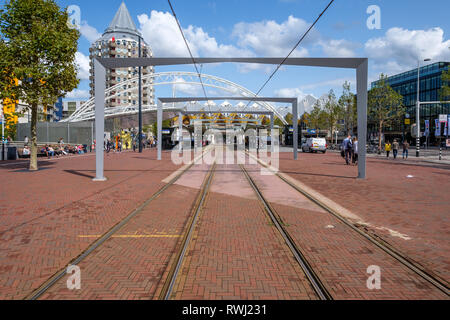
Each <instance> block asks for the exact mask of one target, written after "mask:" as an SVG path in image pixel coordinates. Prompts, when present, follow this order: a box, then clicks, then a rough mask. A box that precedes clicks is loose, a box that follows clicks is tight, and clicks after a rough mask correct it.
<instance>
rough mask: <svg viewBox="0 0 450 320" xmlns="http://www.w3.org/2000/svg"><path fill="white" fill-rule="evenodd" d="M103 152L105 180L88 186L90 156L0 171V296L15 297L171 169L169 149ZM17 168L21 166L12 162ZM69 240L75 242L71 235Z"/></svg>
mask: <svg viewBox="0 0 450 320" xmlns="http://www.w3.org/2000/svg"><path fill="white" fill-rule="evenodd" d="M155 157H156V152H155V151H154V150H152V151H145V152H144V153H143V154H137V153H123V154H110V155H108V156H107V158H106V161H105V175H106V177H107V178H108V179H109V180H108V181H107V182H105V183H93V182H92V181H91V179H92V177H93V176H94V175H95V173H94V170H95V157H84V158H83V159H81V158H77V157H73V158H68V159H65V160H60V161H52V162H49V163H46V162H45V161H44V162H40V166H41V168H43V170H40V171H38V172H33V173H31V172H27V171H26V165H23V167H21V168H17V166H16V165H14V166H13V168H10V167H9V166H6V167H2V168H0V172H1V175H2V179H5V181H8V183H6V184H2V185H1V186H0V190H1V192H0V195H1V202H0V203H1V212H2V225H1V227H2V229H1V230H2V231H1V232H0V255H1V257H2V260H1V265H0V298H1V299H21V298H24V297H25V296H27V295H28V294H30V293H31V292H32V291H33V290H34V289H36V288H37V287H38V286H39V285H41V284H42V283H43V282H44V281H45V280H46V279H47V278H49V277H50V276H51V275H53V274H54V273H55V272H56V271H58V270H60V269H61V268H63V267H65V266H66V265H67V264H68V263H69V262H70V261H71V260H72V259H73V258H75V257H76V256H78V255H79V254H81V253H82V252H83V251H84V250H86V248H87V247H88V246H89V245H90V244H91V243H92V242H93V241H94V239H90V238H78V236H79V235H101V234H103V233H105V232H106V231H107V230H109V229H110V228H112V227H113V226H114V225H115V224H117V223H118V222H119V221H120V220H122V219H123V218H124V217H126V216H127V215H128V214H130V213H131V212H132V211H133V210H134V209H136V208H137V207H139V205H140V204H141V203H143V202H144V201H145V200H146V199H147V198H149V197H150V196H151V195H152V194H153V193H154V192H156V191H157V190H158V189H159V188H161V187H162V186H163V185H164V183H162V182H161V180H162V179H164V178H165V177H167V176H168V175H170V174H171V173H172V172H173V171H174V170H175V169H176V168H177V166H175V165H173V164H172V162H171V161H170V160H169V159H170V154H166V153H165V154H164V159H165V161H162V162H157V161H151V160H154V159H155ZM19 166H20V165H19ZM75 239H76V240H75Z"/></svg>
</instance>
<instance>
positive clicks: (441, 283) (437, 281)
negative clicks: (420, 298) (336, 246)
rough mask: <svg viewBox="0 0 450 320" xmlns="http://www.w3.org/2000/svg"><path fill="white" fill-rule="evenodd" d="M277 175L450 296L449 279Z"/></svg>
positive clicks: (278, 175) (262, 163)
mask: <svg viewBox="0 0 450 320" xmlns="http://www.w3.org/2000/svg"><path fill="white" fill-rule="evenodd" d="M258 162H259V163H260V164H261V165H262V166H264V167H265V168H267V169H269V170H270V168H269V166H268V165H267V164H266V163H264V162H262V161H261V160H258ZM275 175H276V176H277V177H278V178H280V179H281V180H282V181H284V182H285V183H287V184H288V185H289V186H291V187H292V188H293V189H294V190H296V191H298V192H299V193H301V194H302V195H303V196H305V197H306V198H308V199H309V200H311V201H312V202H313V203H315V204H316V205H318V206H319V207H321V208H322V209H324V210H325V211H326V212H328V213H329V214H331V215H332V216H334V217H335V218H337V219H338V220H339V221H341V222H342V223H343V224H345V225H346V226H347V227H349V228H350V229H352V230H353V231H355V232H357V233H358V234H359V235H361V236H362V237H364V238H365V239H367V240H368V241H369V242H371V243H372V244H374V245H376V246H377V247H378V248H380V249H381V250H382V251H383V252H385V253H387V254H389V255H390V256H391V257H393V258H394V259H395V260H397V261H398V262H400V263H401V264H402V265H404V266H405V267H407V268H408V269H409V270H411V271H413V272H414V273H415V274H417V275H419V276H420V277H422V278H423V279H424V280H426V281H427V282H428V283H430V284H432V285H433V286H434V287H435V288H437V289H439V290H440V291H441V292H443V293H444V294H446V295H447V296H450V289H449V285H448V283H447V281H445V280H444V279H441V278H439V277H438V276H436V275H434V274H432V272H430V271H428V270H426V269H425V268H424V267H423V266H421V265H420V264H419V263H417V262H416V261H414V260H413V259H411V258H410V257H408V256H407V255H405V254H404V253H402V252H400V251H399V250H398V249H396V248H395V247H393V246H392V245H390V244H389V243H387V242H386V241H385V240H383V239H382V238H380V237H378V236H376V235H375V236H372V235H370V234H369V233H367V232H365V231H363V230H361V229H359V228H358V227H357V226H355V225H354V224H353V223H351V222H350V221H348V220H347V219H345V218H344V217H342V216H341V215H340V214H339V213H338V212H337V211H336V210H334V209H333V208H330V207H329V206H328V205H326V204H325V203H323V202H322V201H320V200H319V199H317V198H316V197H314V196H313V195H311V194H310V193H309V192H307V191H305V190H303V189H302V188H300V187H299V186H297V185H295V184H294V183H292V182H291V181H289V180H288V179H286V178H285V177H283V176H282V175H280V173H278V172H277V173H275Z"/></svg>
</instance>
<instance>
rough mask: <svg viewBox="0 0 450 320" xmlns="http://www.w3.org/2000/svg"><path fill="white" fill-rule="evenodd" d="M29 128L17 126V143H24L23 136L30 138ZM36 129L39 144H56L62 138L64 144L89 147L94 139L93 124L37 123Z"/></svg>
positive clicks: (23, 125) (21, 125) (24, 125)
mask: <svg viewBox="0 0 450 320" xmlns="http://www.w3.org/2000/svg"><path fill="white" fill-rule="evenodd" d="M30 126H31V125H30V124H29V123H20V124H18V125H17V136H16V140H17V141H24V139H25V136H28V138H30V136H31V131H30ZM36 129H37V141H38V143H39V144H42V143H44V144H45V143H49V144H51V143H57V142H58V141H59V139H61V138H63V140H64V143H66V144H87V145H91V144H92V143H93V141H94V139H95V138H94V137H95V124H94V123H93V122H79V123H78V122H77V123H56V122H38V123H37V128H36Z"/></svg>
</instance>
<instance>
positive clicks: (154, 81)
mask: <svg viewBox="0 0 450 320" xmlns="http://www.w3.org/2000/svg"><path fill="white" fill-rule="evenodd" d="M180 78H181V79H182V80H183V82H180V81H177V80H179V79H180ZM201 78H202V82H203V85H205V86H208V87H211V88H216V89H220V90H223V91H226V92H230V93H233V95H234V96H242V97H256V94H255V93H254V92H252V91H250V90H248V89H247V88H245V87H243V86H241V85H238V84H236V83H234V82H231V81H229V80H226V79H223V78H219V77H216V76H212V75H207V74H202V75H201ZM142 80H146V81H149V82H150V85H153V86H157V85H177V84H181V85H202V83H201V82H200V81H199V78H198V74H197V73H193V72H182V71H171V72H161V73H154V74H148V75H145V76H143V77H142ZM133 82H134V83H133ZM137 82H138V77H135V78H130V79H128V80H126V81H123V82H121V83H118V84H116V85H114V86H112V87H110V88H108V89H106V90H105V101H106V100H107V99H111V98H115V97H117V96H118V95H119V94H123V93H127V92H130V91H134V90H136V86H137ZM124 86H126V88H125V89H124ZM257 104H258V105H259V106H261V107H262V108H264V109H266V110H269V111H271V112H273V113H274V114H275V115H276V116H277V117H278V118H279V119H280V120H281V121H282V122H283V123H284V124H285V125H287V124H288V123H287V121H286V120H285V119H284V117H283V116H282V115H281V114H280V113H279V112H278V110H276V108H275V107H274V106H272V105H271V104H270V103H267V102H257ZM137 108H138V106H124V107H114V108H107V109H105V116H106V117H109V116H118V115H122V114H123V115H128V114H134V113H136V112H137ZM165 109H170V107H169V108H165ZM155 110H156V105H144V106H142V111H143V112H148V111H155ZM236 112H238V113H245V108H244V109H243V110H239V111H236ZM94 118H95V98H91V99H89V100H88V101H87V102H85V103H84V104H83V105H82V106H81V107H80V109H78V110H77V111H75V112H74V113H73V114H72V115H71V116H70V117H69V118H68V119H65V120H62V121H61V122H80V121H87V120H93V119H94Z"/></svg>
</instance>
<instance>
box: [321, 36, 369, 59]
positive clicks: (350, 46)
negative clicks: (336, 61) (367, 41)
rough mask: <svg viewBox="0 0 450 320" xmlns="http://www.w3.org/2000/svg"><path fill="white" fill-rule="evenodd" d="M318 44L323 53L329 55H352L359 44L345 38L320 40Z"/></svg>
mask: <svg viewBox="0 0 450 320" xmlns="http://www.w3.org/2000/svg"><path fill="white" fill-rule="evenodd" d="M319 45H320V46H321V47H322V50H323V52H324V53H325V55H327V56H329V57H354V56H355V50H356V49H357V48H358V47H359V46H360V45H359V44H358V43H354V42H351V41H348V40H345V39H340V40H335V39H330V40H320V41H319Z"/></svg>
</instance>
